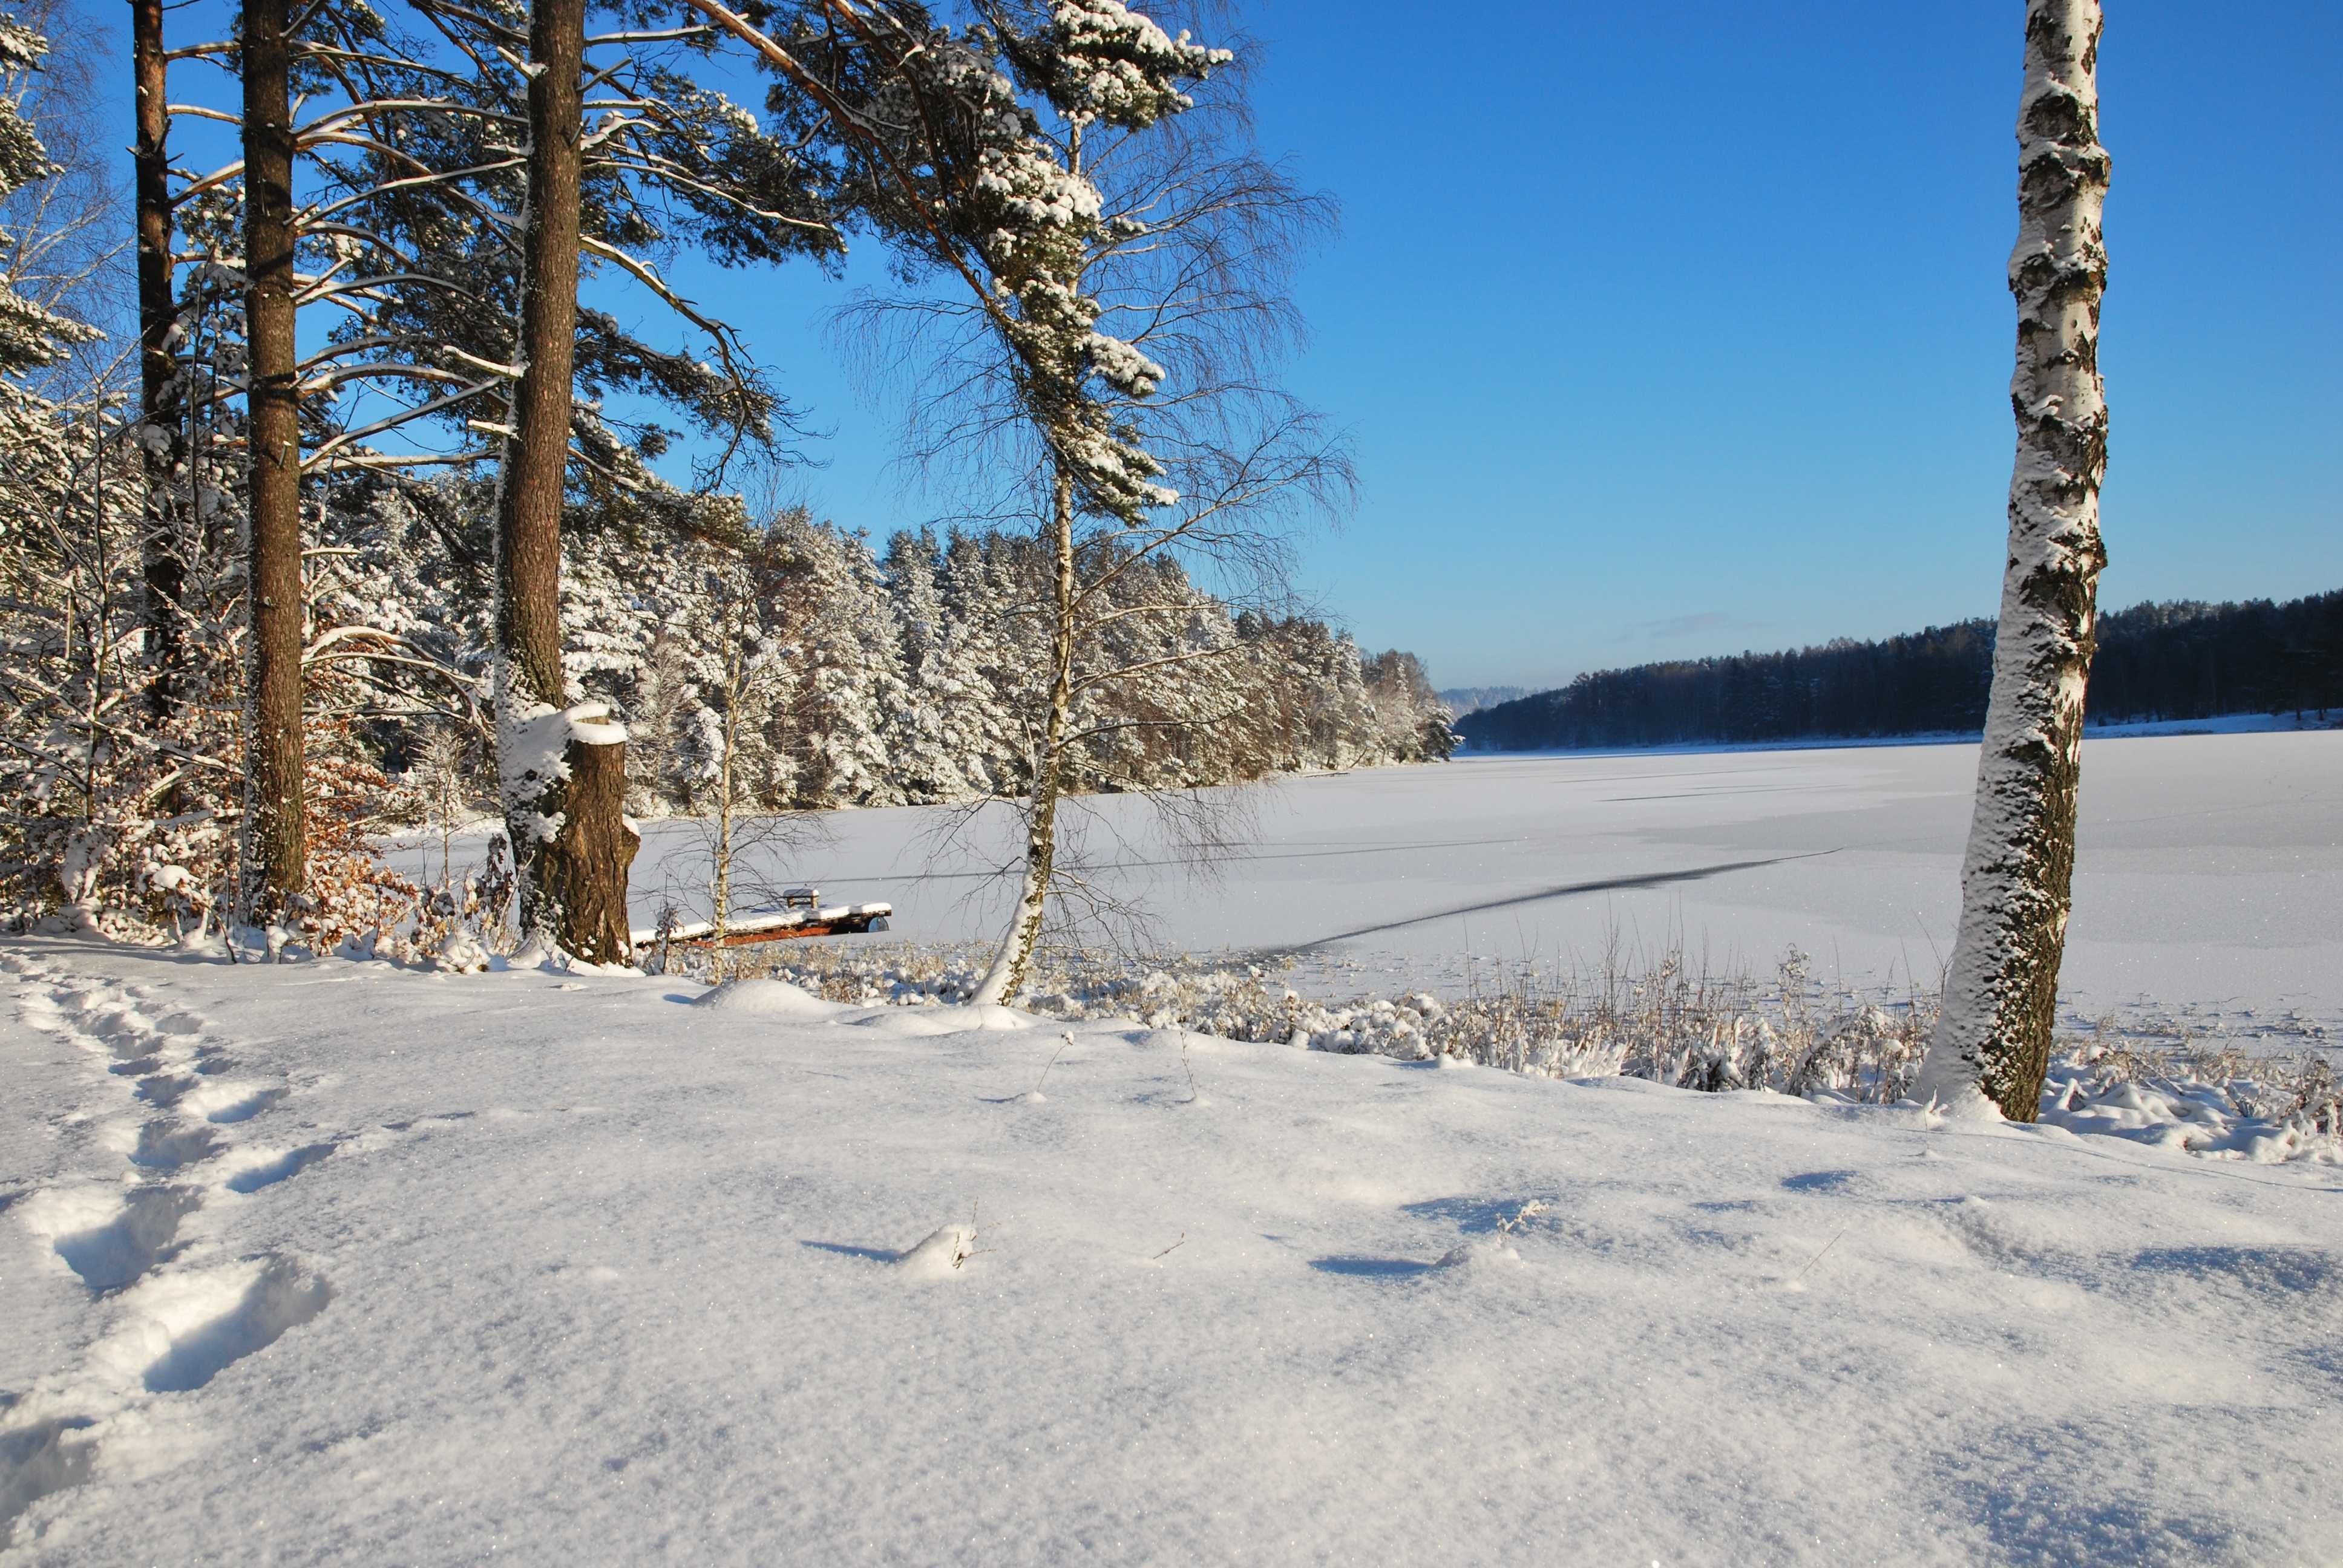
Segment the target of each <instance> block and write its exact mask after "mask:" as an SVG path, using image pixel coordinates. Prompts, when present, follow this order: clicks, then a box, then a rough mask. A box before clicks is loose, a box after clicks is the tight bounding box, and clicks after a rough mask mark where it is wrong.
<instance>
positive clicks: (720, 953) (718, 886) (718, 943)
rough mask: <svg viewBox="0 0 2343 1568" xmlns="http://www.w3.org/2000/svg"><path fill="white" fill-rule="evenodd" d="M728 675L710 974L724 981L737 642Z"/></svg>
mask: <svg viewBox="0 0 2343 1568" xmlns="http://www.w3.org/2000/svg"><path fill="white" fill-rule="evenodd" d="M736 635H737V634H736ZM724 676H725V693H724V697H725V701H724V728H723V729H722V731H721V732H720V734H719V744H721V745H722V746H723V748H724V755H723V757H722V758H721V759H719V761H718V762H717V764H716V853H715V855H714V857H713V859H714V860H715V873H716V874H715V876H714V878H713V879H712V881H711V884H710V886H709V916H710V920H709V930H710V932H711V934H712V935H713V936H714V938H715V940H714V941H713V942H711V943H710V944H709V951H710V957H709V976H710V978H712V979H714V980H723V978H724V976H725V971H726V970H729V969H730V968H731V965H730V963H729V961H727V958H726V954H727V952H728V951H729V950H728V949H727V948H726V947H725V946H724V939H725V937H726V936H728V935H729V934H730V932H731V930H732V755H733V749H732V741H733V737H734V734H735V732H736V730H737V729H739V723H740V699H741V688H742V687H743V685H744V684H745V682H744V681H743V680H742V679H741V672H740V650H739V644H738V643H737V642H736V643H734V645H733V646H732V647H731V648H728V649H727V650H726V652H725V670H724Z"/></svg>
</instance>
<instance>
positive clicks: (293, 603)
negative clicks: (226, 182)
mask: <svg viewBox="0 0 2343 1568" xmlns="http://www.w3.org/2000/svg"><path fill="white" fill-rule="evenodd" d="M243 55H244V59H243V72H244V266H245V336H246V347H247V350H248V352H249V355H250V360H249V366H248V368H247V371H246V377H247V379H246V406H247V414H248V424H247V431H246V441H247V443H248V447H247V452H246V457H247V460H248V470H249V475H250V506H251V514H250V518H249V519H248V522H247V525H246V546H245V548H246V555H245V608H246V616H247V617H248V618H249V625H250V640H249V646H248V648H247V652H246V658H247V661H248V663H247V669H246V679H247V683H248V686H247V691H246V699H245V702H246V747H247V751H246V808H247V809H246V899H245V903H246V911H247V914H248V915H250V916H263V917H266V918H272V919H273V918H277V917H279V916H281V915H283V914H284V913H285V911H286V909H287V905H288V904H289V903H290V902H291V900H294V899H296V898H297V897H298V896H299V895H300V894H301V891H302V888H303V884H304V881H305V879H306V870H307V867H306V865H305V861H306V859H307V849H308V844H307V837H308V835H307V813H306V809H305V803H304V799H303V793H302V776H301V775H302V768H301V744H302V737H301V641H302V636H301V634H302V626H301V619H302V603H301V594H302V588H301V427H300V404H299V397H300V387H299V381H298V371H297V362H296V358H295V352H294V338H293V287H294V278H293V124H292V106H291V103H290V100H289V96H288V91H289V89H288V85H287V76H288V72H289V68H290V65H291V46H290V40H289V39H288V38H287V0H248V3H247V4H246V6H245V12H244V47H243ZM143 107H144V106H142V112H143ZM141 249H142V252H143V249H144V247H143V246H142V247H141ZM140 264H141V266H142V267H143V266H145V265H146V257H145V256H144V255H143V254H142V256H141V257H140Z"/></svg>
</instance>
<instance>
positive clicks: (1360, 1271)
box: [1310, 1253, 1432, 1280]
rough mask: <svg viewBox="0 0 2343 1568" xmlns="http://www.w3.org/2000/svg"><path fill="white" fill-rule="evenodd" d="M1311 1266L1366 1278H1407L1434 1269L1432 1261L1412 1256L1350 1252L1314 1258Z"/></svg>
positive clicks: (1332, 1272)
mask: <svg viewBox="0 0 2343 1568" xmlns="http://www.w3.org/2000/svg"><path fill="white" fill-rule="evenodd" d="M1310 1266H1311V1267H1312V1268H1313V1269H1315V1270H1317V1271H1319V1272H1320V1273H1322V1274H1345V1275H1348V1276H1350V1277H1351V1278H1353V1279H1364V1280H1406V1279H1413V1278H1414V1277H1415V1276H1416V1275H1418V1274H1424V1273H1429V1272H1431V1271H1432V1265H1431V1264H1430V1263H1419V1262H1416V1261H1414V1260H1413V1259H1411V1258H1361V1257H1354V1256H1353V1255H1351V1254H1349V1253H1338V1254H1336V1255H1335V1256H1333V1257H1331V1258H1312V1259H1311V1260H1310Z"/></svg>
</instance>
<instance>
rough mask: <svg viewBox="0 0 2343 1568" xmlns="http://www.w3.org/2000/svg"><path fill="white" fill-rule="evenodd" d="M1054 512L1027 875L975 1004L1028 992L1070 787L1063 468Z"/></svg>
mask: <svg viewBox="0 0 2343 1568" xmlns="http://www.w3.org/2000/svg"><path fill="white" fill-rule="evenodd" d="M1051 558H1052V562H1053V564H1054V566H1055V567H1056V574H1055V576H1054V578H1053V579H1052V586H1051V596H1050V597H1051V609H1052V611H1053V612H1054V613H1053V615H1052V618H1051V636H1050V709H1049V714H1048V716H1047V718H1046V719H1045V720H1044V722H1043V728H1042V734H1041V756H1040V757H1039V758H1037V759H1035V761H1034V766H1033V793H1032V796H1031V801H1030V803H1029V804H1028V805H1027V807H1026V810H1025V875H1024V877H1023V879H1022V880H1021V883H1020V884H1019V887H1018V890H1017V904H1016V907H1015V908H1014V909H1013V910H1011V912H1010V918H1009V931H1008V934H1007V935H1005V936H1003V937H1002V938H1001V950H1000V951H999V952H997V953H995V954H994V955H993V958H992V967H991V968H990V969H989V970H986V971H985V974H984V979H983V980H980V981H979V982H978V984H977V988H976V994H975V995H974V996H972V997H970V999H969V1000H970V1001H973V1002H977V1003H980V1004H982V1003H1005V1002H1007V1001H1009V1000H1011V999H1012V998H1014V997H1015V996H1016V995H1017V993H1018V992H1019V991H1021V990H1023V989H1024V988H1025V979H1026V976H1027V974H1028V973H1029V972H1030V971H1031V968H1032V964H1033V949H1034V947H1035V946H1036V945H1037V944H1038V943H1039V942H1040V940H1041V918H1042V916H1043V914H1045V913H1046V912H1047V910H1048V906H1049V900H1050V883H1051V875H1052V872H1053V869H1054V867H1055V862H1056V859H1057V823H1058V797H1059V795H1060V794H1061V792H1062V791H1063V789H1064V788H1065V776H1066V746H1067V734H1068V731H1069V729H1071V724H1072V718H1073V707H1074V608H1075V607H1074V588H1075V584H1074V487H1073V481H1072V480H1071V478H1069V477H1067V476H1066V475H1065V473H1064V472H1063V470H1062V469H1061V471H1060V473H1059V475H1058V478H1057V483H1056V485H1055V487H1053V491H1052V494H1051Z"/></svg>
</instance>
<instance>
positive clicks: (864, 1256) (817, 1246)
mask: <svg viewBox="0 0 2343 1568" xmlns="http://www.w3.org/2000/svg"><path fill="white" fill-rule="evenodd" d="M798 1245H799V1246H800V1247H811V1248H812V1249H813V1250H814V1251H817V1252H836V1253H837V1254H838V1255H839V1256H840V1257H842V1258H860V1259H861V1260H863V1261H865V1262H870V1263H892V1262H897V1261H900V1260H901V1258H902V1256H903V1254H902V1253H900V1252H899V1251H896V1250H895V1249H894V1248H892V1247H854V1246H849V1245H848V1244H847V1243H846V1242H844V1241H799V1243H798Z"/></svg>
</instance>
